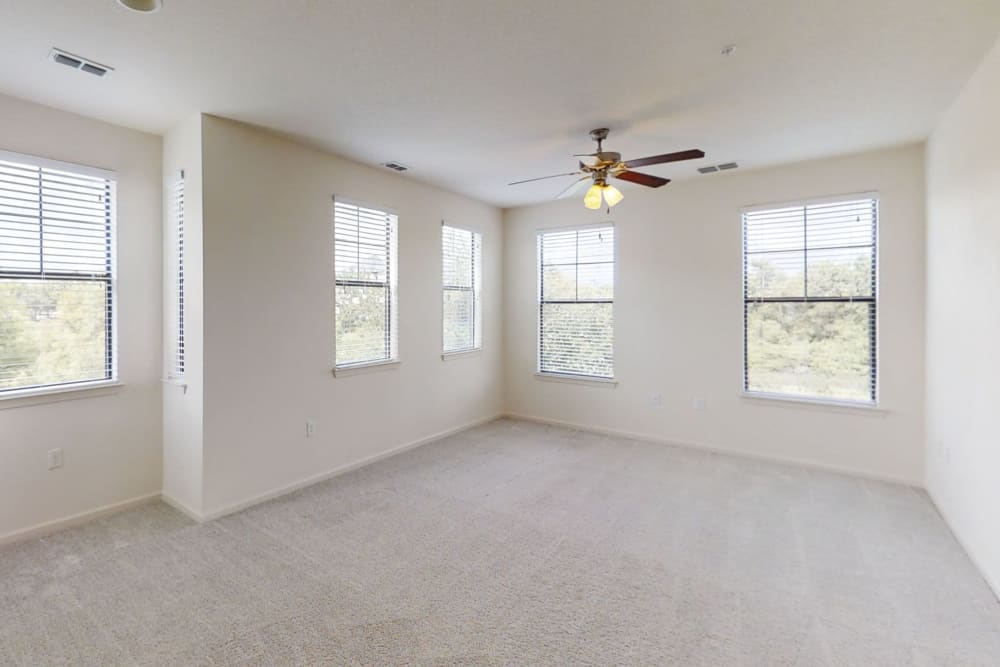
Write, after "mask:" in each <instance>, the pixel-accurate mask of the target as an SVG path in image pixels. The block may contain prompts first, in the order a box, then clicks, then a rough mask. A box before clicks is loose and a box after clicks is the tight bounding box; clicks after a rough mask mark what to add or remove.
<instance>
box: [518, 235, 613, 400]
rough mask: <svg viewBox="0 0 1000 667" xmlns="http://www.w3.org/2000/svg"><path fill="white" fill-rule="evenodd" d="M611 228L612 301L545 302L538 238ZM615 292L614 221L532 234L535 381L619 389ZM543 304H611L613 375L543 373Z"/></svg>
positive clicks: (545, 371)
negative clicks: (612, 237) (612, 242)
mask: <svg viewBox="0 0 1000 667" xmlns="http://www.w3.org/2000/svg"><path fill="white" fill-rule="evenodd" d="M607 228H610V229H612V230H613V231H614V248H613V249H612V255H611V262H612V267H611V276H612V278H611V280H612V297H611V299H583V300H573V301H566V300H565V299H557V300H555V301H545V300H544V299H543V288H544V281H543V278H542V274H543V264H542V255H541V252H540V251H541V237H542V236H544V235H546V234H557V233H561V232H581V231H588V230H593V229H607ZM617 292H618V226H617V225H616V224H615V222H614V221H613V220H606V221H604V222H599V223H591V224H585V225H570V226H559V227H544V228H538V229H536V230H535V377H536V378H538V379H540V380H555V381H564V382H568V383H572V384H587V385H600V386H605V387H616V386H617V385H618V377H617V374H616V372H617V371H616V369H615V359H616V358H617V349H616V348H617V338H618V337H617V336H616V335H615V322H614V312H615V308H614V306H615V301H616V300H617V299H616V295H617ZM546 303H610V305H611V313H612V324H611V366H612V371H611V375H610V376H604V375H585V374H581V373H572V372H559V371H547V370H543V369H542V340H543V338H544V333H543V330H542V327H543V326H544V318H543V316H542V311H543V308H544V306H545V304H546Z"/></svg>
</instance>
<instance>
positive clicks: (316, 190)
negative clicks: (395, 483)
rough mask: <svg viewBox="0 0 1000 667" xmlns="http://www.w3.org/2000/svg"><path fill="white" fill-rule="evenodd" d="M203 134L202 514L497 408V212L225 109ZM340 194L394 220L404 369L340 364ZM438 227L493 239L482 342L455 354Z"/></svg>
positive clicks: (487, 258)
mask: <svg viewBox="0 0 1000 667" xmlns="http://www.w3.org/2000/svg"><path fill="white" fill-rule="evenodd" d="M202 138H203V167H204V272H205V275H204V279H205V283H204V298H205V322H204V335H205V350H204V358H205V368H204V371H205V402H204V411H205V417H204V418H205V424H204V456H205V471H204V475H205V478H204V493H205V496H204V504H203V509H204V513H205V514H207V515H213V514H216V513H218V512H220V511H224V510H225V509H227V508H230V507H233V506H235V505H239V504H241V503H244V502H247V501H249V500H252V499H254V498H256V497H259V496H261V495H262V494H268V493H271V492H274V491H276V490H278V489H281V488H283V487H287V486H289V485H294V484H296V483H298V482H301V481H304V480H307V479H310V478H313V477H315V476H317V475H321V474H323V473H325V472H327V471H331V470H334V469H337V468H338V467H341V466H345V465H349V464H351V463H355V462H358V461H361V460H364V459H367V458H369V457H372V456H376V455H379V454H382V453H385V452H387V451H389V450H391V449H392V448H394V447H398V446H401V445H405V444H407V443H411V442H414V441H416V440H419V439H422V438H425V437H428V436H431V435H434V434H436V433H440V432H443V431H447V430H450V429H454V428H456V427H459V426H462V425H464V424H468V423H471V422H474V421H477V420H481V419H485V418H489V417H492V416H494V415H496V414H498V413H500V412H501V410H502V391H501V385H500V378H501V376H502V369H501V354H502V344H501V325H500V318H501V315H502V314H501V298H502V297H501V294H502V292H501V287H502V285H501V253H502V246H503V230H502V226H501V214H500V211H499V210H498V209H496V208H493V207H491V206H487V205H484V204H481V203H478V202H475V201H473V200H470V199H467V198H465V197H461V196H458V195H454V194H451V193H448V192H444V191H442V190H439V189H437V188H433V187H429V186H426V185H422V184H420V183H417V182H415V181H413V180H411V179H409V178H407V177H405V176H399V175H396V174H392V173H388V172H386V171H383V170H378V169H374V168H371V167H365V166H362V165H359V164H358V163H355V162H350V161H348V160H344V159H341V158H338V157H335V156H332V155H330V154H327V153H323V152H320V151H316V150H312V149H310V148H306V147H303V146H301V145H298V144H295V143H292V142H291V141H287V140H285V139H282V138H279V137H277V136H274V135H271V134H267V133H265V132H262V131H259V130H257V129H254V128H252V127H249V126H246V125H240V124H237V123H234V122H231V121H227V120H222V119H219V118H213V117H205V119H204V122H203V125H202ZM335 193H336V194H339V195H341V196H344V197H348V198H352V199H356V200H361V201H364V202H370V203H371V204H374V205H382V206H386V207H388V208H391V209H394V210H395V211H397V212H398V214H399V335H400V339H399V351H400V352H399V354H400V360H401V363H400V365H399V366H398V367H396V368H392V369H389V370H382V371H378V372H372V373H367V374H361V375H353V376H349V377H336V378H335V377H334V376H333V375H332V373H331V367H332V366H331V356H332V349H333V342H332V341H333V335H334V319H333V272H332V255H333V224H332V210H333V202H332V196H333V195H334V194H335ZM442 220H445V221H447V222H449V223H452V224H456V225H461V226H465V227H471V228H474V229H476V230H478V231H480V232H481V233H482V235H483V260H484V295H483V300H484V334H485V335H484V346H485V349H484V351H483V353H481V354H478V355H470V356H467V357H461V358H456V359H451V360H448V361H443V360H442V359H441V221H442ZM307 418H312V419H315V420H316V422H317V432H316V435H315V436H314V437H312V438H308V439H307V438H306V437H305V421H306V419H307Z"/></svg>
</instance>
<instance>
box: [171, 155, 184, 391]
mask: <svg viewBox="0 0 1000 667" xmlns="http://www.w3.org/2000/svg"><path fill="white" fill-rule="evenodd" d="M170 217H171V221H172V229H171V237H172V243H173V253H172V254H173V256H172V257H171V262H172V265H173V269H172V273H171V277H170V281H171V286H172V295H171V300H170V306H169V307H170V313H169V316H170V322H171V341H172V346H173V352H172V353H171V355H170V371H169V375H170V377H174V378H180V377H183V376H184V361H185V349H184V348H185V340H184V174H183V173H182V174H181V176H180V178H179V179H177V181H176V182H175V183H174V185H173V188H172V191H171V193H170Z"/></svg>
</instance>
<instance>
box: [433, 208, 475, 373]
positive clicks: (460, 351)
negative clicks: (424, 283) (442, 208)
mask: <svg viewBox="0 0 1000 667" xmlns="http://www.w3.org/2000/svg"><path fill="white" fill-rule="evenodd" d="M445 227H450V228H451V229H455V230H458V231H463V232H469V233H470V234H472V260H471V266H472V286H471V287H465V286H462V285H446V284H445V282H444V269H445V266H444V260H445V257H444V230H445ZM477 250H478V252H477ZM477 255H478V257H477ZM476 259H478V260H479V262H478V263H477V262H476ZM482 264H483V234H482V232H480V231H479V230H477V229H473V228H472V227H463V226H461V225H453V224H449V223H448V222H446V221H444V220H442V221H441V358H442V359H448V358H451V357H458V356H462V355H466V354H473V353H476V352H482V350H483V333H484V331H483V286H482V275H483V266H482ZM477 275H478V276H479V280H478V281H477V280H476V276H477ZM449 291H461V292H466V291H467V292H472V346H470V347H463V348H456V349H453V350H447V349H445V347H444V325H445V312H444V295H445V294H446V293H447V292H449Z"/></svg>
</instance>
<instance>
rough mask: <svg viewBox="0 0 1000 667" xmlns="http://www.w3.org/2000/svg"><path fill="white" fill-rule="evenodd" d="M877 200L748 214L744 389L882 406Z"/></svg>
mask: <svg viewBox="0 0 1000 667" xmlns="http://www.w3.org/2000/svg"><path fill="white" fill-rule="evenodd" d="M877 276H878V197H877V196H876V195H870V194H868V195H855V196H851V197H846V198H838V199H834V200H828V201H821V202H817V203H804V204H802V203H800V204H785V205H780V206H773V207H768V208H754V209H748V210H746V211H745V212H744V214H743V328H744V366H743V388H744V391H746V392H751V393H762V394H781V395H789V396H795V397H805V398H820V399H832V400H841V401H857V402H864V403H874V402H875V401H876V399H877V396H878V372H877V370H878V364H877V352H878V347H877V342H878V336H877V315H878V307H877V305H878V303H877V299H878V293H877V290H878V277H877Z"/></svg>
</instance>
